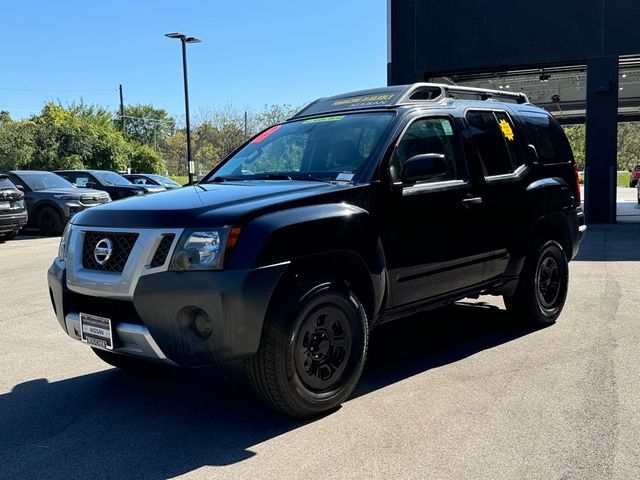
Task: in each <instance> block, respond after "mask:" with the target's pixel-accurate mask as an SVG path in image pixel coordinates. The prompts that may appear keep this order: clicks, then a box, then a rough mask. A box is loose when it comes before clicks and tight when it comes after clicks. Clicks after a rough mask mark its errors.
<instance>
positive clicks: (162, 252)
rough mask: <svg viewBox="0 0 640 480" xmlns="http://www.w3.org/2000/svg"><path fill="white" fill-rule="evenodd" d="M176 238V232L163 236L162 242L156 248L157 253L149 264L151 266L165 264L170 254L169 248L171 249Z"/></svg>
mask: <svg viewBox="0 0 640 480" xmlns="http://www.w3.org/2000/svg"><path fill="white" fill-rule="evenodd" d="M174 238H175V235H174V234H170V235H164V236H163V237H162V240H161V241H160V244H159V245H158V248H157V249H156V253H155V254H154V255H153V259H152V260H151V263H150V264H149V266H150V267H161V266H162V265H164V262H165V261H166V260H167V255H169V250H170V249H171V245H172V244H173V239H174Z"/></svg>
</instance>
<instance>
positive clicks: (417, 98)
mask: <svg viewBox="0 0 640 480" xmlns="http://www.w3.org/2000/svg"><path fill="white" fill-rule="evenodd" d="M448 98H460V99H467V100H501V101H511V102H515V103H520V104H522V103H529V98H528V97H527V95H526V94H524V93H518V92H505V91H504V90H488V89H484V88H473V87H460V86H457V85H444V84H440V83H414V84H412V85H396V86H391V87H383V88H377V89H371V90H361V91H358V92H351V93H344V94H342V95H337V96H335V97H326V98H319V99H318V100H316V101H314V102H312V103H310V104H309V105H307V106H306V107H304V108H303V109H302V110H300V111H299V112H298V113H296V114H295V115H294V116H293V117H291V119H295V118H301V117H307V116H310V115H318V114H323V113H333V112H341V111H348V110H359V109H366V108H390V107H396V106H399V105H408V104H415V103H423V102H432V103H441V102H443V101H445V100H446V99H448Z"/></svg>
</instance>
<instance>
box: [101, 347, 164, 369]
mask: <svg viewBox="0 0 640 480" xmlns="http://www.w3.org/2000/svg"><path fill="white" fill-rule="evenodd" d="M91 350H93V353H95V354H96V355H97V357H98V358H99V359H100V360H102V361H103V362H105V363H108V364H109V365H111V366H112V367H116V368H120V369H122V370H129V371H142V370H151V369H154V368H162V365H160V364H157V363H153V362H150V361H147V360H144V359H141V358H135V357H129V356H127V355H118V354H117V353H113V352H109V351H107V350H101V349H99V348H93V347H91Z"/></svg>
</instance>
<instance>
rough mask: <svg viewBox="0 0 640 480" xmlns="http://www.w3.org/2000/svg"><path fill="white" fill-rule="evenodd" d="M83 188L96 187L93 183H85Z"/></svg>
mask: <svg viewBox="0 0 640 480" xmlns="http://www.w3.org/2000/svg"><path fill="white" fill-rule="evenodd" d="M84 186H85V188H96V187H97V186H98V185H96V184H95V182H87V183H85V184H84Z"/></svg>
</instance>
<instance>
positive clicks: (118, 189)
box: [54, 170, 166, 200]
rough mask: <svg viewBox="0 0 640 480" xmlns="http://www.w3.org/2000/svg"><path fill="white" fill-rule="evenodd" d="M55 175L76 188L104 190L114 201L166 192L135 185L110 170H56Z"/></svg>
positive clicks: (156, 188) (152, 187) (163, 189)
mask: <svg viewBox="0 0 640 480" xmlns="http://www.w3.org/2000/svg"><path fill="white" fill-rule="evenodd" d="M54 173H56V174H58V175H60V176H61V177H63V178H64V179H66V180H68V181H69V182H71V183H73V184H74V185H75V186H76V187H80V188H93V189H96V190H103V191H105V192H107V193H108V194H109V196H110V197H111V199H112V200H118V199H121V198H127V197H135V196H136V195H145V194H147V193H157V192H164V191H165V190H166V189H165V188H164V187H159V186H152V185H148V186H143V185H134V184H132V183H131V182H130V181H129V180H127V179H126V178H124V177H123V176H122V175H120V174H118V173H115V172H110V171H109V170H56V171H55V172H54Z"/></svg>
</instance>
